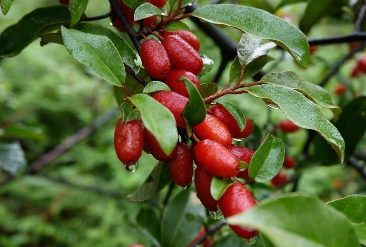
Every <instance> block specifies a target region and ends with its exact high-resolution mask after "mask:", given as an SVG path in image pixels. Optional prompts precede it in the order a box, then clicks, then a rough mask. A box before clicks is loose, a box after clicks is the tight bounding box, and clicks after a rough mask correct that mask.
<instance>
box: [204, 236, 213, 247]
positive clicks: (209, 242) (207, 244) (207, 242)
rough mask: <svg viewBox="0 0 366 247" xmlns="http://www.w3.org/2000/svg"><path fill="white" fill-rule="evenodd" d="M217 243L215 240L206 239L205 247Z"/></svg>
mask: <svg viewBox="0 0 366 247" xmlns="http://www.w3.org/2000/svg"><path fill="white" fill-rule="evenodd" d="M214 243H215V240H214V239H213V238H206V239H205V241H204V242H203V247H211V246H212V245H213V244H214Z"/></svg>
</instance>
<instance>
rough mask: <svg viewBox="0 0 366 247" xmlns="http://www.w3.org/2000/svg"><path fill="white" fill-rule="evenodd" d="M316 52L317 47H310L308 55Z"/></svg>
mask: <svg viewBox="0 0 366 247" xmlns="http://www.w3.org/2000/svg"><path fill="white" fill-rule="evenodd" d="M316 50H318V47H317V46H316V45H312V46H310V54H313V53H314V52H316Z"/></svg>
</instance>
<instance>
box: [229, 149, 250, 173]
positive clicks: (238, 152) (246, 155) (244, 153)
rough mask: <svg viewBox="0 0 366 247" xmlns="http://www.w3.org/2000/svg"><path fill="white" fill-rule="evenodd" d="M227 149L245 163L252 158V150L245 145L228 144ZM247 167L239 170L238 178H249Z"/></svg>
mask: <svg viewBox="0 0 366 247" xmlns="http://www.w3.org/2000/svg"><path fill="white" fill-rule="evenodd" d="M227 147H228V149H229V150H230V151H231V152H232V153H233V154H234V155H235V156H236V157H237V158H238V159H239V161H244V162H245V163H247V164H249V163H250V161H251V160H252V158H253V155H254V153H255V152H254V151H253V150H251V149H250V148H247V147H242V146H237V145H234V144H229V145H228V146H227ZM248 172H249V171H248V169H245V170H244V171H240V172H239V174H238V175H237V177H238V178H244V179H250V177H249V174H248Z"/></svg>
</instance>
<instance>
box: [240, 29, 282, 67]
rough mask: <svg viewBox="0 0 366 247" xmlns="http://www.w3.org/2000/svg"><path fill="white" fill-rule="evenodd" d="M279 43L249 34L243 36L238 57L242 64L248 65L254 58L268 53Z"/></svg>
mask: <svg viewBox="0 0 366 247" xmlns="http://www.w3.org/2000/svg"><path fill="white" fill-rule="evenodd" d="M276 46H277V45H276V44H275V43H273V42H270V41H268V40H263V39H257V38H255V37H252V36H250V35H248V34H245V33H244V34H243V35H242V36H241V39H240V42H239V45H238V58H239V62H240V65H241V66H245V67H246V66H248V65H249V64H250V63H252V62H253V61H254V60H256V59H258V58H260V57H263V56H265V55H267V53H268V52H269V51H270V50H272V49H274V48H275V47H276Z"/></svg>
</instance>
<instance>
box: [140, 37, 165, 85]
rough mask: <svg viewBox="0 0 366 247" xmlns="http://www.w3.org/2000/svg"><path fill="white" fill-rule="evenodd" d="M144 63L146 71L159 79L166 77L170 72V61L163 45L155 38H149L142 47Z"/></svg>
mask: <svg viewBox="0 0 366 247" xmlns="http://www.w3.org/2000/svg"><path fill="white" fill-rule="evenodd" d="M140 56H141V61H142V64H143V65H144V67H145V69H146V71H147V72H148V73H149V74H150V75H151V76H153V77H155V78H157V79H165V78H167V77H168V75H169V73H170V68H171V66H170V61H169V57H168V54H167V53H166V51H165V49H164V47H163V45H162V44H161V43H160V42H159V41H157V40H155V39H148V40H146V41H145V42H144V43H142V45H141V48H140Z"/></svg>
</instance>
